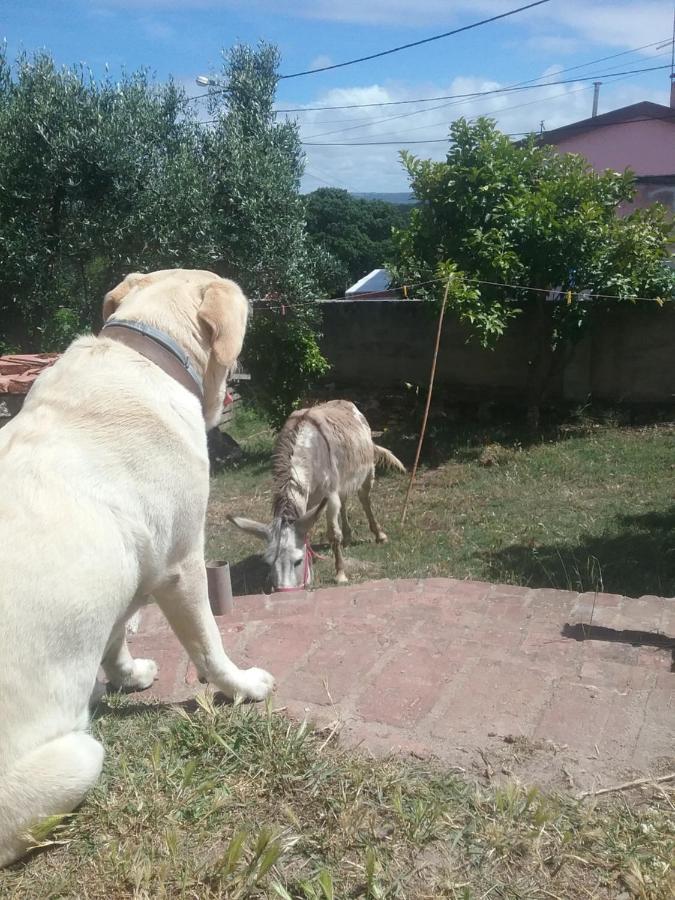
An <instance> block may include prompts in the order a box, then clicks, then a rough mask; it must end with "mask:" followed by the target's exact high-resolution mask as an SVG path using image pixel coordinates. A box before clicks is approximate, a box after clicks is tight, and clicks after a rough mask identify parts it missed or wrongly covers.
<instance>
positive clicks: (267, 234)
mask: <svg viewBox="0 0 675 900" xmlns="http://www.w3.org/2000/svg"><path fill="white" fill-rule="evenodd" d="M278 64H279V54H278V51H277V50H276V48H275V47H272V46H270V45H268V44H264V43H262V44H260V45H259V47H258V48H257V49H256V50H253V49H251V48H250V47H246V46H237V47H234V48H233V49H232V50H231V51H230V52H229V53H227V54H226V55H225V57H224V65H223V72H222V75H221V79H219V80H222V81H223V82H224V84H225V85H226V87H225V89H224V90H223V89H221V88H220V87H215V88H212V89H211V93H210V98H209V107H210V112H211V114H212V115H213V116H214V117H215V120H216V121H215V124H214V127H213V129H212V130H209V131H207V132H205V133H204V137H203V148H204V150H203V152H204V159H205V163H206V166H207V169H208V175H207V182H208V188H209V196H210V201H211V221H212V223H213V232H212V235H211V238H212V240H213V241H214V247H215V248H216V256H215V257H214V263H213V265H214V268H215V269H216V271H218V272H220V273H221V274H227V275H229V276H230V277H232V278H235V279H236V280H237V281H239V282H240V283H241V284H242V285H243V286H244V288H245V290H246V291H247V292H248V293H249V295H252V296H258V297H264V296H268V295H271V296H272V297H273V303H272V304H262V308H261V309H260V311H259V312H257V313H254V315H253V317H252V319H251V324H250V328H249V334H248V337H247V342H246V346H245V350H244V357H243V360H244V363H245V365H246V366H248V367H249V368H250V369H251V372H252V377H253V381H252V384H253V385H254V390H255V392H256V395H257V397H258V399H259V400H260V402H261V403H262V405H263V407H264V408H265V409H266V410H267V412H268V413H269V415H270V417H271V419H272V420H273V422H274V423H275V424H277V425H279V424H281V423H282V422H283V420H284V419H285V417H286V416H287V415H288V413H289V412H290V410H291V409H292V408H293V407H294V406H295V405H297V403H298V402H299V401H300V399H301V397H302V394H303V392H304V391H305V389H306V387H307V384H308V383H310V382H311V381H313V380H315V379H316V378H317V377H319V376H320V375H322V374H323V373H324V372H325V371H326V370H327V368H328V365H327V363H326V361H325V360H324V359H323V357H322V356H321V353H320V351H319V347H318V344H317V329H318V318H319V317H318V312H317V308H316V305H315V304H314V303H313V302H312V301H313V298H315V297H316V295H317V291H318V284H317V280H316V275H317V272H318V271H319V270H320V266H321V265H322V263H323V260H322V259H321V256H320V254H319V253H317V252H316V251H315V250H314V248H313V247H312V245H311V244H310V243H309V241H308V239H307V233H306V230H305V211H304V205H303V201H302V198H301V197H300V195H299V186H300V178H301V176H302V172H303V165H304V155H303V152H302V145H301V143H300V135H299V132H298V128H297V125H296V124H295V123H293V122H290V121H287V120H282V121H279V120H278V119H277V117H276V115H275V113H274V97H275V92H276V84H277V68H278ZM282 312H284V313H285V314H283V315H282Z"/></svg>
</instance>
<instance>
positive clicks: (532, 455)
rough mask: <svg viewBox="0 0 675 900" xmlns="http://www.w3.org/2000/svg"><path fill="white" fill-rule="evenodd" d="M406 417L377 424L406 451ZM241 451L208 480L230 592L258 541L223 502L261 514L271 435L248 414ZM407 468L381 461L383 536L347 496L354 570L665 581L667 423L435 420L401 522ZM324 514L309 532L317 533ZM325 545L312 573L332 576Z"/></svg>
mask: <svg viewBox="0 0 675 900" xmlns="http://www.w3.org/2000/svg"><path fill="white" fill-rule="evenodd" d="M415 427H416V424H415V423H414V422H400V421H397V422H396V425H395V427H392V428H388V429H385V430H384V432H383V434H382V435H381V436H379V437H378V438H377V440H378V441H380V442H381V443H383V444H385V445H387V446H389V447H391V449H393V450H394V451H395V452H396V453H398V454H399V456H400V457H401V458H402V460H403V461H404V462H405V463H406V464H409V463H410V461H411V459H412V458H413V456H414V448H415V434H414V429H415ZM234 434H235V436H236V437H238V438H239V439H240V440H241V441H242V444H243V446H244V448H245V451H246V454H245V457H244V460H243V461H242V463H241V464H240V465H239V466H238V467H237V468H236V469H229V470H226V471H224V472H222V473H221V474H219V475H217V476H216V477H215V478H214V479H213V483H212V500H211V504H210V510H209V521H208V551H209V553H210V555H211V556H213V557H217V558H223V559H228V560H230V562H231V564H232V567H233V581H234V586H235V591H236V592H237V593H253V592H256V591H259V590H261V589H262V588H263V587H264V577H265V572H264V569H262V567H261V565H260V563H259V561H258V560H257V559H256V557H255V554H257V553H258V552H259V550H260V546H261V545H260V544H259V543H258V542H257V541H256V540H255V538H252V537H250V536H248V535H245V534H243V533H241V532H239V531H238V530H237V529H236V528H234V526H232V525H230V524H229V523H227V521H226V515H227V514H228V513H235V514H240V515H246V516H248V517H250V518H254V519H259V520H261V521H269V516H270V512H269V510H270V502H271V479H270V474H269V452H270V448H271V444H272V439H273V435H272V433H271V432H270V431H269V430H268V429H266V428H265V425H264V423H262V422H261V421H260V420H258V419H257V418H256V417H255V415H253V414H251V413H246V414H245V415H243V416H241V417H240V421H239V423H238V426H236V427H235V429H234ZM406 488H407V479H406V478H405V477H402V476H400V475H396V474H383V475H381V477H380V478H379V479H378V483H377V484H376V486H375V489H374V492H373V506H374V508H375V512H376V515H377V516H378V517H379V519H380V521H381V523H382V525H383V527H384V529H385V531H386V532H387V534H388V536H389V543H388V544H387V545H386V546H381V545H376V544H375V543H374V541H373V538H372V535H371V534H370V532H369V531H368V527H367V523H366V520H365V515H364V514H363V512H362V510H361V509H360V507H359V505H358V501H353V502H352V504H351V511H352V514H351V520H352V526H353V527H354V529H355V543H354V544H353V546H352V547H351V548H350V549H349V551H348V557H349V574H350V577H351V579H352V580H353V581H360V580H365V579H368V578H382V577H388V578H399V577H406V578H409V577H415V576H418V577H421V578H423V577H427V576H451V577H454V578H472V579H481V580H485V581H493V582H505V583H508V584H522V585H527V586H533V587H555V588H560V589H569V590H578V591H586V590H604V591H607V592H610V593H621V594H626V595H627V596H631V597H638V596H641V595H643V594H657V595H661V596H672V595H674V594H675V547H674V546H673V541H672V534H673V530H674V529H675V426H674V425H673V424H672V423H670V424H668V423H662V424H659V425H641V426H625V425H624V426H622V425H617V424H615V423H613V422H609V423H608V422H607V421H602V420H600V421H599V420H592V419H588V418H585V419H581V420H580V419H579V417H576V418H575V419H572V420H570V421H567V422H563V423H560V422H558V423H555V424H554V425H552V426H551V427H550V429H549V430H548V432H547V435H546V436H545V437H544V438H542V439H540V440H537V441H531V440H528V439H527V437H526V436H525V434H524V433H522V432H521V431H520V430H519V428H518V426H517V425H516V426H514V425H511V424H509V423H508V422H502V423H499V424H493V425H481V424H475V423H473V424H472V423H470V422H469V423H465V422H464V423H462V422H457V423H452V422H449V421H448V420H447V419H439V420H437V422H436V423H432V426H431V428H430V431H429V436H428V439H427V445H426V453H425V457H423V465H422V467H421V469H420V471H419V473H418V477H417V480H416V484H415V487H414V489H413V493H412V498H411V505H410V508H409V511H408V515H407V519H406V523H405V525H404V526H403V527H401V525H400V518H401V510H402V507H403V501H404V496H405V491H406ZM325 540H326V538H325V526H324V521H323V520H322V521H321V523H320V525H319V527H318V528H317V529H316V530H315V534H314V536H313V543H314V544H315V546H316V547H318V548H319V549H320V550H321V549H322V548H323V550H325V551H327V555H328V556H329V555H330V549H329V548H327V547H326V545H325ZM332 577H333V567H332V562H331V560H330V559H327V560H326V561H323V562H318V563H317V565H316V566H315V582H316V583H317V584H319V585H326V584H330V583H331V582H332Z"/></svg>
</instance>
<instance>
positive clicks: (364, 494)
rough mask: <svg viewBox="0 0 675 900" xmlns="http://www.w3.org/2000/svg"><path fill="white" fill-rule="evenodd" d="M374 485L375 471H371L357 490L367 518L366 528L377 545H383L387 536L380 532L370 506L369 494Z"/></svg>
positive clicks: (380, 529)
mask: <svg viewBox="0 0 675 900" xmlns="http://www.w3.org/2000/svg"><path fill="white" fill-rule="evenodd" d="M374 483H375V471H374V470H371V471H370V472H369V473H368V475H367V477H366V480H365V481H364V482H363V484H362V485H361V487H360V488H359V500H360V501H361V506H362V507H363V510H364V512H365V514H366V516H367V517H368V527H369V528H370V530H371V531H372V533H373V534H374V535H375V540H376V541H377V543H378V544H385V543H386V542H387V535H386V534H385V533H384V531H382V528H381V527H380V525H379V524H378V522H377V519H376V518H375V516H374V515H373V508H372V506H371V505H370V492H371V490H372V487H373V484H374Z"/></svg>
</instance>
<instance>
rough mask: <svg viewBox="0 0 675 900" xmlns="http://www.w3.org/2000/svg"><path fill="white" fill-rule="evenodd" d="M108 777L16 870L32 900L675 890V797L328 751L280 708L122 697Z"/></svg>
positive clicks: (8, 889) (659, 893) (110, 741)
mask: <svg viewBox="0 0 675 900" xmlns="http://www.w3.org/2000/svg"><path fill="white" fill-rule="evenodd" d="M95 731H96V732H97V733H98V735H99V736H100V737H101V739H102V740H103V742H104V744H105V746H106V750H107V757H106V765H105V771H104V776H103V779H102V781H101V783H100V785H99V786H98V787H97V788H96V790H95V791H94V792H93V793H92V794H91V796H90V798H89V799H88V800H87V801H86V803H85V804H84V806H83V807H82V808H81V810H80V811H79V812H78V813H77V814H76V815H74V816H72V817H69V818H67V819H66V820H64V822H63V823H62V824H61V825H60V826H58V827H57V828H56V829H55V830H54V831H53V832H52V833H51V835H50V836H49V837H48V838H47V839H46V840H45V843H48V842H49V841H51V842H52V846H51V847H48V848H47V849H45V850H42V851H40V852H38V853H36V854H35V855H34V856H33V857H32V858H31V859H29V860H28V861H26V862H24V863H21V864H18V865H16V866H14V867H12V868H11V869H8V870H4V871H2V872H0V896H2V897H7V898H16V900H19V898H21V900H41V898H50V900H54V898H66V897H78V898H87V900H117V898H123V897H135V898H151V897H152V898H156V897H158V898H161V897H171V898H211V897H213V898H215V897H227V898H270V897H272V898H273V897H280V898H284V900H288V898H293V900H330V898H347V897H355V898H357V897H362V898H402V900H411V898H419V900H422V898H429V900H431V898H442V897H447V898H463V900H473V898H482V897H488V896H489V897H502V898H532V900H534V898H537V900H538V898H542V897H554V898H555V897H558V898H575V900H576V898H580V897H593V898H610V897H611V898H617V897H620V896H625V897H640V898H649V900H660V898H664V900H665V898H669V897H671V896H672V889H673V886H674V884H673V880H672V870H671V869H670V864H671V862H672V858H673V852H674V850H675V844H674V835H675V806H674V805H673V803H672V797H673V794H672V792H668V791H666V790H665V788H664V789H662V790H661V791H658V792H656V793H654V794H653V796H651V797H650V802H649V804H648V805H647V804H643V803H642V802H641V801H640V798H639V795H638V797H637V799H636V797H635V795H632V796H631V797H630V799H628V798H625V797H621V798H618V799H617V798H612V799H610V800H607V801H605V802H603V803H600V802H598V803H597V804H594V803H592V802H585V803H580V802H577V801H574V800H571V799H569V798H566V797H562V796H555V795H549V794H543V793H540V792H539V791H537V790H536V789H526V788H523V787H521V786H518V785H516V784H507V785H506V786H504V787H500V788H493V787H491V788H478V787H476V786H474V785H472V784H469V783H467V782H466V781H463V780H460V779H459V778H458V777H457V776H455V775H452V774H449V773H447V772H444V771H443V770H442V769H439V768H434V767H430V766H428V765H423V764H420V763H415V764H412V763H407V762H405V761H403V760H401V759H384V760H374V759H370V758H366V757H363V756H360V755H357V754H356V753H354V752H348V751H344V750H341V749H340V748H339V747H336V746H334V745H333V744H332V743H328V744H326V741H325V735H323V734H321V735H319V734H314V733H313V732H312V730H311V728H309V727H308V725H307V724H306V723H301V724H298V723H292V722H288V721H287V720H286V719H285V718H284V717H283V716H282V715H279V714H277V713H275V712H273V710H272V709H271V708H269V707H268V708H267V710H264V709H263V710H258V709H256V708H251V707H243V706H240V707H232V706H216V705H215V704H214V702H213V700H212V698H211V697H210V695H208V694H205V695H203V696H202V698H201V699H200V702H199V705H198V707H197V708H196V709H195V710H193V711H190V712H187V711H186V710H184V709H167V708H161V707H153V706H138V705H136V706H134V705H133V703H132V702H131V701H129V700H127V699H123V698H117V697H111V698H109V699H108V700H107V701H106V703H105V704H104V705H103V706H102V708H101V710H100V715H99V718H98V719H97V721H96V725H95Z"/></svg>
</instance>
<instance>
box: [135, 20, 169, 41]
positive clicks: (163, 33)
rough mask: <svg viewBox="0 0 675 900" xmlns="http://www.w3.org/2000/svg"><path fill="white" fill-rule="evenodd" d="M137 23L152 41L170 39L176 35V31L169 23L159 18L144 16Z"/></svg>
mask: <svg viewBox="0 0 675 900" xmlns="http://www.w3.org/2000/svg"><path fill="white" fill-rule="evenodd" d="M138 24H139V25H140V27H141V28H142V29H143V31H144V32H145V34H146V35H147V36H148V37H149V38H151V39H152V40H153V41H170V40H172V39H173V38H174V37H175V35H176V32H175V31H174V29H173V28H172V27H171V26H170V25H167V24H166V23H165V22H162V21H160V20H159V19H155V18H151V17H145V16H144V17H143V18H141V19H139V22H138Z"/></svg>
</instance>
